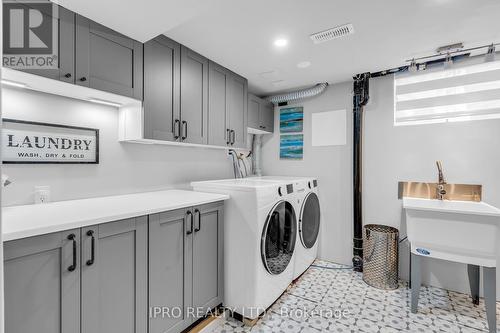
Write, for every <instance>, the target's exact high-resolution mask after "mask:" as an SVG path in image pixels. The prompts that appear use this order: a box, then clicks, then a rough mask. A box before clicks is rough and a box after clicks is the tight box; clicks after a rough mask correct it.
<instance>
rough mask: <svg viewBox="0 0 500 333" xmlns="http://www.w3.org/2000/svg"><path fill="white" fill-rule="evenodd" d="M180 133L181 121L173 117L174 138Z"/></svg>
mask: <svg viewBox="0 0 500 333" xmlns="http://www.w3.org/2000/svg"><path fill="white" fill-rule="evenodd" d="M180 135H181V121H180V120H179V119H175V121H174V139H176V140H177V139H178V138H179V136H180Z"/></svg>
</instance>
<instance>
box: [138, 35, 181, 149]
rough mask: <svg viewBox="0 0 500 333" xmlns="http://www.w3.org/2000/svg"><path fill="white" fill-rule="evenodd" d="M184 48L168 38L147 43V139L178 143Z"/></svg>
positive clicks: (145, 128) (145, 126) (145, 54)
mask: <svg viewBox="0 0 500 333" xmlns="http://www.w3.org/2000/svg"><path fill="white" fill-rule="evenodd" d="M180 82H181V81H180V45H179V44H178V43H176V42H174V41H173V40H171V39H168V38H167V37H165V36H159V37H157V38H155V39H153V40H151V41H149V42H147V43H145V44H144V137H145V138H146V139H155V140H167V141H176V140H177V139H179V135H180V134H179V131H180V123H179V122H180Z"/></svg>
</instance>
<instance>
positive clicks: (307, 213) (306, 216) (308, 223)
mask: <svg viewBox="0 0 500 333" xmlns="http://www.w3.org/2000/svg"><path fill="white" fill-rule="evenodd" d="M319 222H320V208H319V199H318V196H317V195H316V193H314V192H310V193H309V194H308V195H307V196H306V198H305V199H304V202H303V204H302V210H301V212H300V222H299V234H300V240H301V241H302V244H303V245H304V247H305V248H306V249H310V248H311V247H313V246H314V244H315V243H316V240H317V239H318V234H319Z"/></svg>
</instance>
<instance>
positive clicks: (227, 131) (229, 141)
mask: <svg viewBox="0 0 500 333" xmlns="http://www.w3.org/2000/svg"><path fill="white" fill-rule="evenodd" d="M226 137H227V140H226V144H227V145H228V144H230V143H231V130H230V129H229V128H228V129H227V130H226Z"/></svg>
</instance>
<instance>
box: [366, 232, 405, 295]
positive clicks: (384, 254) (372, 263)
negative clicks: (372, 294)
mask: <svg viewBox="0 0 500 333" xmlns="http://www.w3.org/2000/svg"><path fill="white" fill-rule="evenodd" d="M398 240H399V232H398V229H396V228H393V227H389V226H386V225H380V224H367V225H366V226H365V228H364V233H363V281H365V282H366V283H367V284H368V285H370V286H372V287H375V288H379V289H385V290H392V289H397V288H398Z"/></svg>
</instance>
